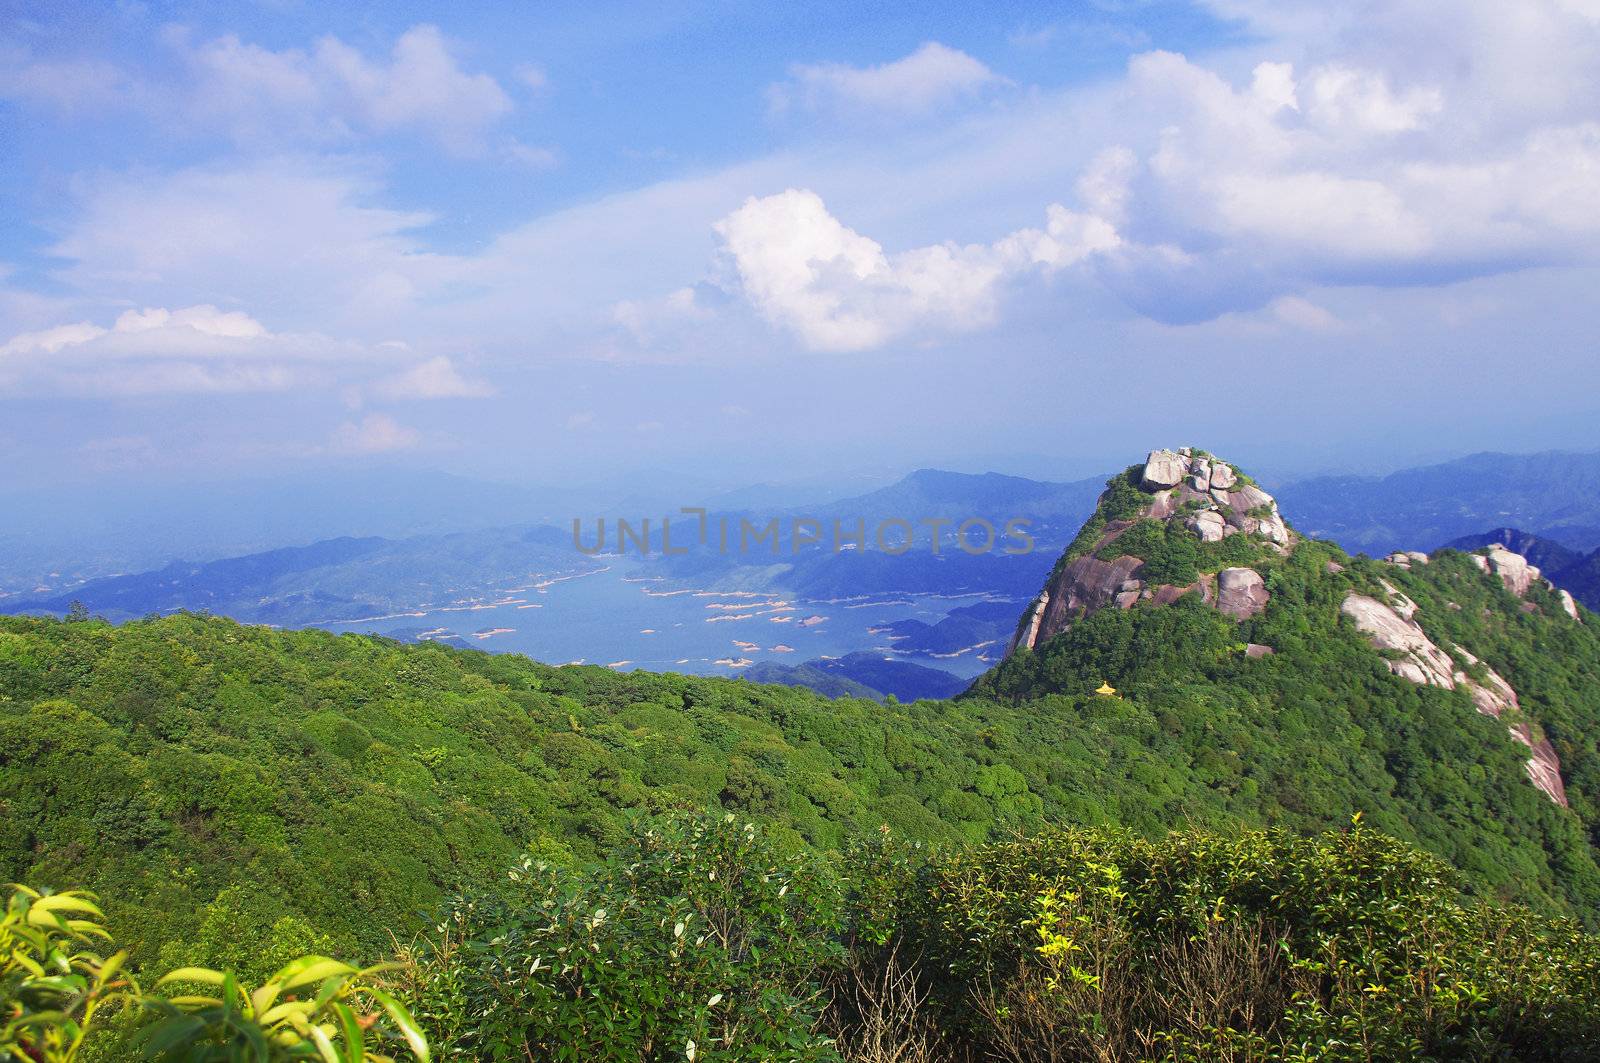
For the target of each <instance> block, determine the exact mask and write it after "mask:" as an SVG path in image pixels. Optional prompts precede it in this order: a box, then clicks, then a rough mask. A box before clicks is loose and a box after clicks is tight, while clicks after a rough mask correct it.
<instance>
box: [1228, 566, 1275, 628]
mask: <svg viewBox="0 0 1600 1063" xmlns="http://www.w3.org/2000/svg"><path fill="white" fill-rule="evenodd" d="M1268 597H1269V595H1268V594H1267V584H1266V581H1265V580H1263V579H1262V578H1261V573H1259V572H1257V571H1256V570H1255V569H1253V568H1225V569H1223V570H1222V571H1221V572H1219V573H1217V609H1218V610H1219V611H1221V612H1224V613H1227V614H1228V615H1229V616H1231V617H1234V618H1236V619H1239V620H1243V619H1245V618H1247V617H1252V616H1255V615H1256V614H1257V613H1259V612H1261V610H1263V609H1265V608H1266V607H1267V599H1268Z"/></svg>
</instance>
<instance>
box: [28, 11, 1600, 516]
mask: <svg viewBox="0 0 1600 1063" xmlns="http://www.w3.org/2000/svg"><path fill="white" fill-rule="evenodd" d="M1597 281H1600V0H1518V2H1517V3H1512V4H1508V3H1505V2H1504V0H1449V2H1432V0H1391V2H1387V3H1363V2H1348V3H1337V4H1334V3H1326V4H1315V3H1302V2H1299V0H1203V2H1196V3H1182V2H1176V0H1172V2H1166V0H1149V2H1142V0H1085V2H1080V3H1057V4H1048V5H1043V4H1029V3H1006V2H997V3H992V4H986V5H971V4H954V3H948V4H947V3H924V4H917V5H904V4H902V5H882V4H873V3H863V2H853V3H816V4H807V5H774V4H745V3H718V2H703V3H702V2H671V0H669V2H663V3H639V4H629V3H619V4H582V5H579V4H516V5H511V4H473V3H457V4H451V5H420V4H409V3H385V4H368V3H359V2H352V3H344V4H336V5H334V4H311V3H301V2H296V0H271V2H269V0H262V2H258V3H205V4H198V3H196V4H188V3H170V4H164V3H132V2H122V3H116V2H107V3H95V4H90V3H77V2H75V0H52V2H51V3H49V4H36V3H16V2H15V0H0V467H3V469H4V472H0V484H3V483H6V482H9V483H11V484H12V485H24V486H38V485H51V484H68V485H77V484H93V483H96V482H107V481H112V480H114V481H115V482H116V483H117V484H119V485H127V484H129V483H140V482H144V481H150V482H156V481H161V482H169V483H170V482H178V483H182V482H186V481H192V482H195V483H201V482H211V481H215V480H217V479H219V478H227V477H243V476H257V475H262V474H264V473H268V472H273V471H290V472H295V473H305V472H308V471H309V472H315V470H317V469H323V468H329V469H331V468H335V467H337V468H340V469H348V468H352V467H354V468H361V467H367V466H372V467H378V466H386V467H389V466H397V465H398V466H410V467H418V468H429V469H440V470H446V471H450V472H454V473H458V474H462V475H469V476H477V477H483V478H490V479H500V480H511V481H516V482H526V483H549V484H577V483H583V482H587V481H592V480H601V479H606V478H618V477H625V476H627V475H630V474H631V475H638V474H640V472H641V470H649V471H650V472H649V475H660V476H667V477H670V476H672V475H682V476H684V477H686V478H692V479H693V480H694V481H695V482H698V483H705V482H711V483H722V484H725V485H726V486H729V487H733V486H736V485H738V484H741V483H753V482H765V481H785V480H803V479H816V478H819V477H821V478H825V477H828V476H843V475H846V474H850V473H859V472H862V471H892V470H906V469H911V468H917V467H924V466H939V467H944V468H956V469H965V470H969V471H982V470H984V469H988V468H994V469H998V470H1000V471H1006V472H1014V473H1021V474H1024V475H1034V476H1041V477H1051V478H1057V479H1069V478H1075V477H1078V476H1085V475H1090V474H1093V473H1097V472H1100V471H1103V470H1105V469H1108V468H1113V467H1119V466H1121V465H1123V464H1126V463H1127V462H1128V461H1130V460H1132V459H1133V458H1135V457H1137V456H1138V455H1139V454H1142V453H1143V452H1144V451H1145V450H1148V449H1149V448H1151V447H1153V446H1159V445H1178V444H1180V443H1192V444H1195V445H1200V446H1204V447H1207V448H1209V449H1211V450H1214V451H1217V452H1220V453H1223V454H1225V455H1227V456H1229V457H1230V458H1232V459H1234V460H1236V461H1240V462H1242V463H1245V464H1247V465H1252V466H1254V467H1256V468H1261V469H1264V470H1265V471H1268V472H1278V473H1304V474H1310V473H1314V472H1324V471H1331V470H1337V469H1341V468H1351V469H1359V470H1363V471H1367V470H1381V469H1388V468H1395V467H1400V466H1403V465H1407V464H1414V463H1417V462H1420V461H1426V460H1433V459H1442V458H1447V457H1451V456H1455V455H1458V454H1463V453H1468V452H1473V451H1482V450H1509V451H1532V450H1541V449H1547V448H1567V449H1594V448H1595V447H1597V446H1600V433H1597V432H1596V429H1595V426H1596V424H1600V367H1597V357H1596V355H1597V352H1596V336H1600V302H1597V300H1596V299H1595V298H1594V294H1593V293H1594V292H1595V291H1596V290H1597V287H1600V285H1597ZM655 470H661V471H660V472H659V473H657V472H655Z"/></svg>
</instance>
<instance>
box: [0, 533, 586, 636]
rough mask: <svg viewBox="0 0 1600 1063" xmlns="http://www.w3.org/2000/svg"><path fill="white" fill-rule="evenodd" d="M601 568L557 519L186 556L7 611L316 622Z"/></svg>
mask: <svg viewBox="0 0 1600 1063" xmlns="http://www.w3.org/2000/svg"><path fill="white" fill-rule="evenodd" d="M593 567H595V566H594V564H593V563H592V562H590V561H589V559H588V558H585V557H583V556H582V555H578V554H576V553H575V552H574V551H573V550H572V542H571V538H570V534H569V533H567V532H563V531H561V530H559V529H556V528H550V527H539V526H536V527H531V528H529V527H513V528H496V529H487V530H484V531H476V532H457V533H453V534H449V535H424V536H414V537H411V538H407V539H398V540H397V539H384V538H379V537H366V538H359V539H356V538H341V539H330V540H324V541H322V542H316V543H312V544H310V545H308V546H302V547H285V548H282V549H278V550H268V551H263V552H261V553H256V554H246V555H243V556H241V557H232V558H223V559H221V560H217V561H206V562H185V561H177V562H173V563H171V564H169V565H166V566H165V567H163V568H159V569H154V570H152V571H149V572H140V573H132V574H129V575H122V576H107V577H103V578H99V579H91V580H88V581H85V582H83V583H78V584H74V585H69V586H67V587H65V588H62V589H60V590H58V591H57V592H55V593H53V594H48V595H41V596H32V595H9V596H7V595H0V612H7V613H38V612H43V613H56V614H61V613H65V612H66V611H67V609H68V608H69V607H70V606H71V605H72V603H74V602H76V603H79V604H81V605H83V606H84V607H85V608H86V609H88V610H89V611H90V612H92V613H96V614H99V615H102V616H105V617H107V618H109V619H112V620H126V619H131V618H133V617H139V616H146V615H149V614H151V613H171V612H177V611H179V610H189V611H206V612H212V613H219V614H222V615H224V616H230V617H233V618H235V619H237V620H243V621H248V622H251V623H264V624H275V625H279V626H306V625H311V624H318V623H326V622H330V621H335V620H354V619H360V618H364V617H371V616H381V615H387V614H392V613H397V612H402V611H406V610H412V609H416V608H417V607H418V606H420V605H424V604H442V603H446V602H452V603H454V602H461V601H483V600H486V599H487V598H490V597H492V595H493V591H494V590H495V589H496V588H503V587H506V586H508V585H509V583H511V582H514V581H516V580H518V579H522V580H524V581H526V580H528V579H530V578H532V574H535V573H539V574H544V575H546V576H550V575H556V574H561V573H567V572H571V571H574V570H579V569H588V568H593Z"/></svg>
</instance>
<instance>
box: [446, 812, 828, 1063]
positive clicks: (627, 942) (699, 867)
mask: <svg viewBox="0 0 1600 1063" xmlns="http://www.w3.org/2000/svg"><path fill="white" fill-rule="evenodd" d="M841 915H842V909H841V904H840V894H839V889H838V883H837V881H836V878H835V877H834V875H833V874H831V873H829V872H826V871H825V869H823V868H822V867H820V866H818V865H817V863H816V862H815V861H814V860H812V859H809V858H806V857H802V856H794V855H786V854H784V853H782V852H781V851H779V849H778V848H777V847H775V846H773V845H772V844H771V843H770V841H769V840H768V839H766V838H764V837H762V836H761V834H760V832H758V830H757V828H756V827H755V825H754V824H752V823H751V822H749V821H748V820H736V819H735V817H734V816H732V815H731V814H730V815H725V816H721V817H716V816H707V817H689V818H673V819H668V820H666V821H664V822H662V823H658V824H655V825H653V826H648V827H645V828H643V829H641V830H640V831H639V832H638V833H637V834H636V835H635V836H634V837H633V838H632V839H630V840H629V841H628V842H627V843H625V844H624V845H623V846H621V847H620V848H619V849H618V850H617V851H616V852H615V853H614V854H612V855H611V856H610V857H609V858H608V859H606V860H605V861H603V862H601V863H599V864H597V865H595V866H593V867H591V868H588V869H584V870H580V871H574V870H571V869H567V868H562V867H558V866H553V865H551V864H549V863H545V862H537V861H535V860H533V859H532V858H528V859H525V860H523V861H522V863H521V864H519V865H518V866H517V867H516V868H515V869H513V870H512V872H511V873H510V876H509V879H508V881H507V882H506V883H505V884H504V885H503V886H502V887H501V888H500V889H498V890H495V891H492V892H485V893H481V894H479V895H475V896H472V897H469V898H462V899H459V900H457V901H456V902H455V903H453V904H452V905H450V907H449V908H448V909H447V911H446V913H445V915H444V918H443V919H442V920H441V921H440V923H439V924H438V925H437V926H436V927H435V928H434V932H433V934H432V936H431V938H430V939H429V940H428V941H427V943H426V944H425V946H424V947H423V948H422V949H421V950H420V951H419V953H418V955H417V956H416V958H415V959H416V968H415V970H416V973H417V978H418V985H417V993H418V995H419V997H420V998H421V999H420V1003H419V1005H418V1015H419V1018H421V1019H422V1020H423V1021H424V1022H427V1023H429V1024H430V1025H431V1026H432V1028H433V1029H434V1030H435V1036H436V1039H437V1040H438V1042H439V1044H440V1045H441V1048H442V1050H443V1051H445V1052H447V1053H454V1054H459V1055H461V1056H462V1057H464V1058H472V1059H478V1060H485V1061H489V1060H496V1061H498V1060H524V1059H549V1060H618V1061H622V1060H630V1061H633V1060H658V1059H659V1060H668V1059H673V1060H677V1059H684V1058H688V1059H696V1058H700V1059H719V1060H736V1059H737V1060H751V1061H756V1060H769V1059H779V1058H782V1059H793V1060H822V1059H830V1058H832V1051H831V1049H830V1047H829V1042H828V1040H827V1038H826V1037H825V1036H823V1034H822V1033H821V1030H820V1027H819V1024H818V1018H819V1016H820V1014H821V1010H822V1000H821V997H822V992H821V987H820V983H819V976H820V973H821V972H822V971H823V970H824V969H826V968H828V967H830V966H836V965H837V964H838V963H839V962H840V961H841V959H842V956H843V950H842V945H841V935H840V931H841V926H842V924H841Z"/></svg>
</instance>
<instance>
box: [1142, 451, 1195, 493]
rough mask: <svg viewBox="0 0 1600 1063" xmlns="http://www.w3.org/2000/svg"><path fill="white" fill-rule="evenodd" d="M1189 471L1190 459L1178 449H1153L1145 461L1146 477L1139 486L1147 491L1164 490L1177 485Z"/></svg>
mask: <svg viewBox="0 0 1600 1063" xmlns="http://www.w3.org/2000/svg"><path fill="white" fill-rule="evenodd" d="M1188 472H1189V460H1188V459H1187V458H1185V457H1184V456H1183V455H1181V454H1179V453H1178V452H1177V451H1173V450H1152V451H1151V452H1150V458H1149V460H1147V461H1146V462H1145V463H1144V477H1143V479H1142V480H1141V481H1140V484H1139V486H1141V487H1143V488H1144V489H1145V490H1146V491H1164V490H1166V489H1167V488H1169V487H1177V486H1178V485H1179V484H1180V483H1182V482H1183V478H1184V476H1186V475H1187V474H1188Z"/></svg>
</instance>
